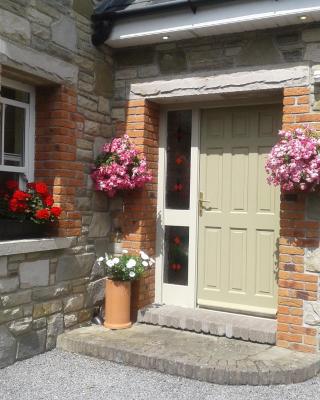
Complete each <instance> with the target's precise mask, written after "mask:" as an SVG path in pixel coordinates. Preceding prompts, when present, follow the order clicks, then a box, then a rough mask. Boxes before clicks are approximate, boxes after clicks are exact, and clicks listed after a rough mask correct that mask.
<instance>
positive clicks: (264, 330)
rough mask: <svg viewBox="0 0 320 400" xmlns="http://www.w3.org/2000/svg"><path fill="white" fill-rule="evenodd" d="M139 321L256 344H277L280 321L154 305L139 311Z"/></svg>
mask: <svg viewBox="0 0 320 400" xmlns="http://www.w3.org/2000/svg"><path fill="white" fill-rule="evenodd" d="M138 322H139V323H145V324H152V325H159V326H166V327H168V328H175V329H182V330H186V331H193V332H202V333H206V334H211V335H215V336H226V337H227V338H234V339H241V340H245V341H250V342H255V343H268V344H275V343H276V329H277V323H276V320H274V319H269V318H260V317H252V316H248V315H240V314H232V313H227V312H220V311H212V310H205V309H200V308H198V309H189V308H184V307H177V306H167V305H156V304H153V305H151V306H148V307H146V308H143V309H142V310H139V312H138Z"/></svg>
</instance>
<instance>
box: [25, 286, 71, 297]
mask: <svg viewBox="0 0 320 400" xmlns="http://www.w3.org/2000/svg"><path fill="white" fill-rule="evenodd" d="M70 290H71V289H70V285H69V284H68V283H59V284H58V285H55V286H47V287H43V288H35V289H33V291H32V300H35V301H39V300H51V299H55V298H58V297H62V296H65V295H67V294H68V293H69V292H70Z"/></svg>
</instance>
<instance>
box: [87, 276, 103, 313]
mask: <svg viewBox="0 0 320 400" xmlns="http://www.w3.org/2000/svg"><path fill="white" fill-rule="evenodd" d="M104 295H105V278H102V279H99V280H97V281H94V282H91V283H89V285H88V289H87V300H86V307H93V306H95V305H98V304H99V303H101V302H102V301H103V299H104Z"/></svg>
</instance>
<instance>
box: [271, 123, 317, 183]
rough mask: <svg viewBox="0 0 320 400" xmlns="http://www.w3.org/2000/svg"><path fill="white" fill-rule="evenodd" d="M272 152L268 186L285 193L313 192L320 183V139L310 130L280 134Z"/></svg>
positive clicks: (282, 132) (297, 130)
mask: <svg viewBox="0 0 320 400" xmlns="http://www.w3.org/2000/svg"><path fill="white" fill-rule="evenodd" d="M279 136H280V141H279V142H278V143H277V144H276V145H275V146H273V148H272V150H271V152H270V153H269V156H268V159H267V163H266V171H267V173H268V174H269V176H268V178H267V179H268V183H269V184H273V185H275V186H278V185H280V187H281V189H282V190H284V191H291V190H296V189H298V190H302V191H307V190H308V191H310V190H314V189H315V187H316V186H317V185H319V183H320V139H319V138H317V137H316V135H315V134H314V132H312V131H311V130H310V129H309V128H304V129H300V128H298V129H295V130H294V131H292V132H291V131H280V132H279Z"/></svg>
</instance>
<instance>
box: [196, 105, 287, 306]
mask: <svg viewBox="0 0 320 400" xmlns="http://www.w3.org/2000/svg"><path fill="white" fill-rule="evenodd" d="M280 117H281V107H280V106H279V105H268V106H259V107H237V108H229V109H210V110H204V111H203V112H202V118H201V147H200V149H201V152H200V153H201V154H200V191H201V192H203V199H204V200H206V202H205V203H203V209H202V213H201V215H200V218H199V246H198V247H199V258H198V303H199V305H202V306H212V307H222V308H230V309H233V310H243V311H256V312H261V313H270V314H272V313H273V312H274V311H275V308H276V276H275V265H276V255H277V253H276V246H277V239H278V233H279V226H278V224H279V205H280V193H279V190H277V189H275V188H274V187H271V186H269V185H268V184H267V182H266V173H265V169H264V165H265V160H266V157H267V154H268V153H269V151H270V148H271V147H272V145H273V144H274V143H275V142H276V140H277V131H278V129H279V127H280V120H281V119H280Z"/></svg>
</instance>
